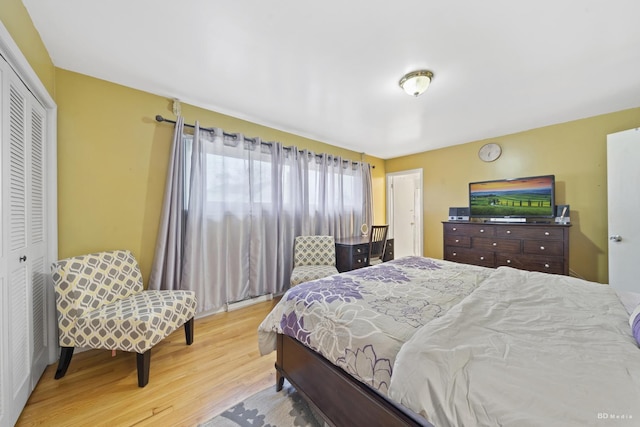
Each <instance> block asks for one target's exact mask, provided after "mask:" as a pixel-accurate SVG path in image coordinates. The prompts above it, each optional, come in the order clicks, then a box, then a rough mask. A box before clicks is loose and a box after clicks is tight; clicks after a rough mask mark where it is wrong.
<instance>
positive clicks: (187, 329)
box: [184, 317, 193, 345]
mask: <svg viewBox="0 0 640 427" xmlns="http://www.w3.org/2000/svg"><path fill="white" fill-rule="evenodd" d="M184 335H185V337H186V338H187V345H191V344H193V317H192V318H191V319H189V320H187V321H186V322H185V324H184Z"/></svg>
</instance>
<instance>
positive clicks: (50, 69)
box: [0, 0, 55, 99]
mask: <svg viewBox="0 0 640 427" xmlns="http://www.w3.org/2000/svg"><path fill="white" fill-rule="evenodd" d="M0 21H2V24H3V25H4V26H5V28H6V29H7V31H8V32H9V34H11V38H12V39H13V41H14V42H15V43H16V44H17V45H18V47H19V48H20V51H21V52H22V54H23V55H24V57H25V58H27V61H29V64H30V65H31V68H33V70H34V71H35V72H36V74H37V75H38V77H39V78H40V81H41V82H42V84H43V85H44V87H45V88H46V89H47V91H48V92H49V95H51V97H52V98H54V99H55V93H54V90H53V89H54V81H55V68H54V66H53V62H51V58H50V57H49V53H48V52H47V49H46V48H45V47H44V43H42V39H41V38H40V34H38V32H37V31H36V29H35V27H34V26H33V22H32V21H31V17H30V16H29V14H28V13H27V9H25V7H24V4H22V1H20V0H0Z"/></svg>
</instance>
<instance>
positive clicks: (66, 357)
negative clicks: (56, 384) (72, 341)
mask: <svg viewBox="0 0 640 427" xmlns="http://www.w3.org/2000/svg"><path fill="white" fill-rule="evenodd" d="M73 349H74V347H60V360H59V361H58V369H57V370H56V375H55V376H54V378H55V379H57V380H59V379H60V378H62V377H64V375H65V374H66V373H67V368H68V367H69V363H71V357H72V356H73Z"/></svg>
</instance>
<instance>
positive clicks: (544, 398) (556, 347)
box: [389, 267, 640, 427]
mask: <svg viewBox="0 0 640 427" xmlns="http://www.w3.org/2000/svg"><path fill="white" fill-rule="evenodd" d="M389 396H390V397H391V398H392V399H393V400H395V401H397V402H400V403H402V404H403V405H405V406H407V407H408V408H410V409H412V410H414V411H415V412H418V413H421V414H422V415H424V416H425V417H426V418H427V419H428V420H429V421H431V422H432V423H434V424H435V425H436V426H439V427H445V426H518V427H523V426H563V427H564V426H589V425H605V426H609V425H610V426H613V425H615V426H622V425H624V426H630V425H633V426H638V425H640V349H639V348H638V346H637V344H636V343H635V341H634V339H633V337H632V336H631V333H630V328H629V323H628V315H627V312H626V311H625V309H624V307H623V306H622V304H621V303H620V301H619V299H618V297H617V296H616V294H615V292H614V291H613V289H611V288H610V287H609V286H606V285H601V284H595V283H590V282H586V281H582V280H579V279H574V278H570V277H565V276H552V275H547V274H542V273H533V272H527V271H520V270H515V269H511V268H508V267H501V268H499V269H497V270H496V271H495V272H494V273H493V274H492V275H491V276H490V277H489V278H487V279H486V281H485V282H484V283H483V284H482V285H481V286H479V287H478V288H477V289H476V291H475V292H473V293H472V294H471V295H470V296H469V297H467V298H466V299H464V300H463V301H462V302H461V303H460V304H458V305H457V306H455V307H453V308H452V309H451V310H449V312H448V313H447V314H445V315H444V316H442V317H440V318H438V319H434V320H433V321H432V322H429V323H428V324H426V325H425V326H423V327H422V328H421V329H420V330H419V331H417V332H416V333H415V334H414V335H413V337H412V338H411V339H410V340H409V341H408V342H407V343H406V344H405V345H404V346H403V347H402V349H401V350H400V352H399V353H398V356H397V358H396V361H395V365H394V374H393V377H392V379H391V384H390V388H389Z"/></svg>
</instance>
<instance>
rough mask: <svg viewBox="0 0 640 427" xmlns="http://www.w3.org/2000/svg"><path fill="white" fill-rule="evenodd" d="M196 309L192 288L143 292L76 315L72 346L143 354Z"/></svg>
mask: <svg viewBox="0 0 640 427" xmlns="http://www.w3.org/2000/svg"><path fill="white" fill-rule="evenodd" d="M195 312H196V296H195V292H193V291H179V290H178V291H144V292H141V293H139V294H137V295H133V296H129V297H128V298H126V299H122V300H118V301H115V302H112V303H110V304H107V305H104V306H102V307H100V308H99V309H97V310H94V311H90V312H87V313H85V314H83V315H82V316H80V317H78V318H77V321H76V324H75V328H74V329H75V330H74V331H73V335H74V338H75V345H76V346H79V347H91V348H104V349H107V350H122V351H132V352H136V353H144V352H146V351H147V350H149V349H150V348H151V347H153V346H154V345H155V344H156V343H157V342H159V341H160V340H162V339H163V338H165V337H166V336H167V335H169V334H171V333H172V332H173V331H175V330H176V329H177V328H179V327H180V326H182V325H183V324H184V323H185V322H186V321H187V320H189V319H191V318H192V317H193V316H194V315H195Z"/></svg>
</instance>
